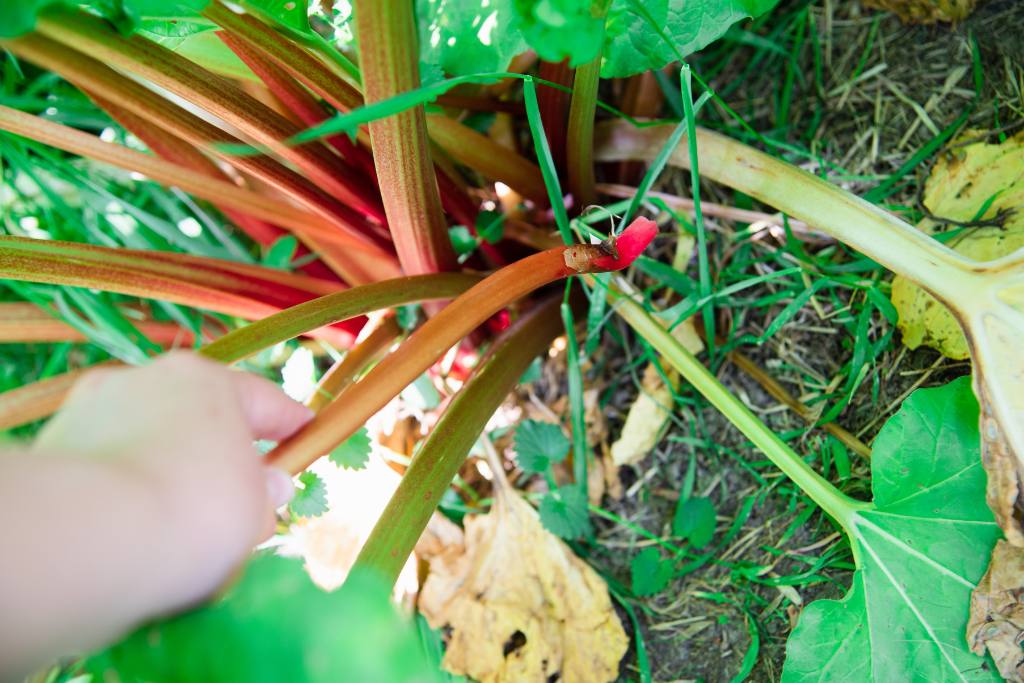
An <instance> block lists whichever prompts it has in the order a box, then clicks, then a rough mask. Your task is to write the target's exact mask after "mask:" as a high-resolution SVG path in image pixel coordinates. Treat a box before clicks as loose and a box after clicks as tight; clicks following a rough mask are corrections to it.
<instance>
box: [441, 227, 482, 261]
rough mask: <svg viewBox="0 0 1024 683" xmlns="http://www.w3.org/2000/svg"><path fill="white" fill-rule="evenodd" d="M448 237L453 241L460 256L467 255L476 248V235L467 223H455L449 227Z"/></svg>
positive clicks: (454, 247) (453, 245) (453, 246)
mask: <svg viewBox="0 0 1024 683" xmlns="http://www.w3.org/2000/svg"><path fill="white" fill-rule="evenodd" d="M448 238H449V239H450V240H451V241H452V248H453V249H454V250H455V253H456V255H458V256H466V255H467V254H471V253H473V251H475V250H476V245H477V241H476V237H474V236H473V233H471V232H470V231H469V228H467V227H466V226H465V225H453V226H452V227H450V228H448Z"/></svg>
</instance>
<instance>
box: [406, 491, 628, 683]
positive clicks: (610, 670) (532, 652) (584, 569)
mask: <svg viewBox="0 0 1024 683" xmlns="http://www.w3.org/2000/svg"><path fill="white" fill-rule="evenodd" d="M465 527H466V531H465V535H464V537H463V539H462V544H461V546H457V547H454V548H453V547H451V546H448V547H447V548H445V550H444V552H443V553H441V554H435V553H436V552H437V551H436V550H435V551H434V553H431V552H430V548H429V544H424V545H423V547H419V548H417V553H418V554H419V556H420V557H421V558H423V559H426V560H428V561H429V562H430V574H429V575H428V577H427V580H426V582H425V584H424V585H423V589H422V591H421V592H420V597H419V609H420V612H421V613H422V614H423V616H424V617H426V619H427V621H428V622H429V623H430V625H431V626H432V627H434V628H441V627H449V628H450V629H451V640H450V642H449V643H448V650H447V651H446V652H445V656H444V660H443V663H442V665H443V666H444V668H445V669H446V670H448V671H451V672H452V673H456V674H462V675H466V676H469V677H471V678H473V679H474V680H477V681H480V683H502V682H505V681H508V682H518V681H550V680H556V679H557V680H560V681H587V682H588V683H603V682H605V681H613V680H615V679H616V678H617V677H618V672H619V661H620V660H621V659H622V657H623V655H624V654H625V653H626V649H627V647H628V644H629V640H628V638H627V637H626V634H625V632H624V631H623V629H622V624H621V623H619V618H618V616H617V615H616V613H615V610H614V608H613V607H612V602H611V598H610V597H609V595H608V587H607V586H606V585H605V582H604V580H603V579H601V577H600V576H598V575H597V573H596V572H595V571H594V570H593V569H591V568H590V567H589V566H588V565H587V564H586V563H585V562H583V561H582V560H581V559H579V558H578V557H576V555H574V554H573V552H572V550H571V549H570V548H569V547H568V546H567V545H565V543H563V542H562V541H561V540H559V539H558V538H557V537H555V536H554V535H552V534H551V533H550V532H548V531H547V530H545V529H544V527H543V526H541V522H540V518H539V517H538V515H537V512H536V511H535V510H534V509H533V508H532V507H531V506H530V504H529V503H527V502H526V501H525V500H523V499H522V498H521V497H520V496H519V495H518V494H517V493H516V492H515V491H514V490H512V489H510V488H508V489H506V488H504V487H499V488H498V489H497V497H496V501H495V505H494V507H493V508H492V509H491V511H490V513H488V514H486V515H475V516H470V517H467V518H466V521H465Z"/></svg>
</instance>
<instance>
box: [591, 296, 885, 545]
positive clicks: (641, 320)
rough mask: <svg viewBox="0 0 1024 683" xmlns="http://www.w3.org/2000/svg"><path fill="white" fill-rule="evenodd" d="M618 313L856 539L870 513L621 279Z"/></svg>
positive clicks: (615, 308) (612, 297)
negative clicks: (861, 516) (856, 524)
mask: <svg viewBox="0 0 1024 683" xmlns="http://www.w3.org/2000/svg"><path fill="white" fill-rule="evenodd" d="M608 295H609V298H610V299H611V300H612V302H613V305H614V310H615V312H616V313H617V314H618V315H619V316H620V317H621V318H622V319H623V320H625V321H626V322H627V323H628V324H629V326H630V327H632V328H633V329H634V330H635V331H636V332H637V333H638V334H639V335H640V336H641V337H643V338H644V339H645V340H647V342H648V343H649V344H650V345H651V346H653V347H654V349H655V350H656V351H657V352H658V353H659V354H661V356H662V358H664V359H665V360H666V361H668V363H669V365H671V366H672V367H673V368H675V369H676V370H677V371H678V372H679V374H680V375H682V376H683V377H684V378H685V379H686V381H687V382H689V383H690V384H692V385H693V387H694V388H695V389H696V390H697V391H699V392H700V393H701V394H702V395H703V396H704V398H706V399H707V400H708V402H709V403H711V405H713V406H715V408H717V409H718V410H719V411H720V412H721V413H722V414H723V415H725V417H726V418H728V419H729V421H730V422H732V424H733V425H734V426H735V427H736V428H737V429H739V430H740V431H741V432H742V433H743V435H744V436H746V437H747V438H748V439H750V441H751V443H753V444H754V445H755V446H756V447H757V448H759V449H761V451H763V452H764V454H765V455H766V456H768V459H769V460H771V461H772V462H773V463H775V465H776V466H777V467H778V468H779V469H780V470H782V472H783V473H784V474H785V475H786V476H788V477H789V478H790V479H792V480H793V483H795V484H796V485H797V486H799V487H800V488H801V489H803V491H804V492H805V493H806V494H807V495H808V496H809V497H810V498H811V500H813V501H814V502H815V503H816V504H817V505H818V506H819V507H820V508H821V509H822V510H824V511H825V512H827V513H828V514H829V515H830V516H832V517H833V518H834V519H835V520H836V521H837V522H839V524H840V525H842V527H843V529H845V530H846V532H847V533H848V534H850V536H851V538H852V537H853V536H854V528H853V521H854V520H853V518H854V515H855V514H856V512H857V511H858V510H861V509H867V508H869V507H870V505H869V504H868V503H863V502H860V501H857V500H854V499H853V498H850V497H849V496H847V495H845V494H843V493H842V492H840V491H839V490H838V489H836V487H835V486H833V485H832V484H830V483H829V482H828V481H827V480H826V479H825V478H824V477H822V476H821V475H820V474H818V473H817V472H815V471H814V470H813V469H811V467H810V465H808V464H807V463H806V462H804V461H803V459H801V458H800V456H799V455H797V454H796V453H795V452H793V450H792V449H791V448H790V447H789V446H787V445H786V442H784V441H783V440H782V439H780V438H779V437H778V436H777V435H776V434H775V432H774V431H772V430H771V429H770V428H769V427H768V426H767V425H765V424H764V423H763V422H761V420H759V419H758V418H757V416H756V415H754V413H753V412H751V411H750V409H749V408H747V407H746V406H745V405H744V404H743V402H742V401H740V400H739V399H738V398H736V397H735V396H734V395H733V394H732V393H730V392H729V390H728V389H726V388H725V387H724V386H722V384H721V382H719V381H718V379H717V378H716V377H715V376H714V375H713V374H712V373H711V372H710V371H709V370H708V369H707V368H705V367H704V366H703V365H702V364H701V363H700V361H698V360H697V358H696V357H695V356H694V355H693V354H692V353H690V352H689V351H687V350H686V349H685V348H683V346H682V344H680V343H679V341H678V340H677V339H676V338H675V337H673V336H672V334H671V333H670V332H669V331H668V330H667V329H666V328H665V326H664V325H663V324H662V323H661V322H659V321H657V320H655V319H654V318H653V317H651V316H650V315H649V314H648V313H647V311H645V310H644V307H643V306H641V305H640V304H638V303H637V302H636V301H635V300H634V298H635V297H637V293H636V292H635V291H634V290H633V288H632V286H631V285H630V284H629V283H628V282H627V281H626V280H624V279H622V278H615V280H614V284H613V286H612V287H610V288H609V290H608Z"/></svg>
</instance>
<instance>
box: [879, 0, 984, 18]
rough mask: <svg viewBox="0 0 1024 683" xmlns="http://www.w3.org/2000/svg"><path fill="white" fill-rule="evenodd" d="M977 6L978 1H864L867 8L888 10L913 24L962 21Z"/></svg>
mask: <svg viewBox="0 0 1024 683" xmlns="http://www.w3.org/2000/svg"><path fill="white" fill-rule="evenodd" d="M975 4H977V0H864V5H865V6H866V7H872V8H874V9H884V10H888V11H890V12H893V13H895V14H896V15H897V16H898V17H899V18H900V19H902V20H903V21H906V22H909V23H911V24H934V23H935V22H936V21H962V20H964V19H966V18H967V15H968V14H970V13H971V11H972V10H973V9H974V5H975Z"/></svg>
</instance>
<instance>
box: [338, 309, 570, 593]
mask: <svg viewBox="0 0 1024 683" xmlns="http://www.w3.org/2000/svg"><path fill="white" fill-rule="evenodd" d="M560 303H561V297H559V296H554V297H550V298H549V299H548V300H547V301H546V302H543V303H541V304H539V305H537V306H536V307H535V308H534V309H533V310H531V311H530V312H529V313H527V314H526V315H525V316H523V317H522V318H521V319H519V320H518V321H516V322H515V324H513V326H512V327H510V328H509V329H508V330H506V331H505V332H504V333H503V334H502V335H501V337H499V338H498V339H497V340H496V341H495V342H494V346H493V347H492V348H491V349H490V351H488V353H487V355H486V356H485V357H484V358H483V359H482V360H481V361H480V365H479V367H478V368H477V369H476V371H475V372H474V373H473V376H472V377H471V378H470V379H469V381H468V382H467V383H466V384H465V386H463V387H462V389H460V390H459V393H457V394H456V395H455V398H453V399H452V402H451V403H450V404H449V405H448V407H447V409H446V410H445V412H444V415H442V416H441V419H440V420H439V421H438V423H437V425H435V426H434V429H433V430H431V432H430V436H428V437H427V440H426V441H425V442H424V443H423V445H422V447H421V448H420V449H419V450H418V451H417V453H416V455H415V456H414V457H413V460H412V464H411V465H410V466H409V469H408V470H406V472H405V475H404V476H403V477H402V481H401V482H400V483H399V484H398V489H396V490H395V493H394V495H393V496H391V500H390V501H388V505H387V507H386V508H384V512H383V513H381V516H380V518H379V519H378V520H377V523H376V524H375V525H374V527H373V531H372V532H371V533H370V537H369V538H368V539H367V540H366V543H365V544H364V545H363V548H362V550H360V552H359V556H358V557H357V558H356V563H355V566H356V567H368V568H371V569H373V570H374V571H375V572H376V573H378V574H379V575H380V576H382V577H383V578H384V579H385V580H387V581H388V582H389V583H393V582H394V581H395V580H396V579H397V578H398V574H399V573H400V572H401V571H402V567H403V566H405V562H406V559H407V558H408V557H409V554H410V553H411V552H412V550H413V547H414V546H415V545H416V541H417V540H418V539H419V537H420V535H421V534H422V533H423V530H424V529H425V528H426V526H427V522H428V521H430V516H431V515H432V514H433V513H434V510H435V509H436V508H437V505H438V503H440V502H441V497H442V496H443V495H444V492H445V491H447V490H448V486H449V485H450V484H451V482H452V479H453V478H454V477H455V474H456V473H457V472H458V471H459V467H460V466H461V465H462V463H463V462H464V461H465V459H466V454H467V453H468V452H469V449H470V448H472V447H473V444H474V443H476V440H477V438H479V436H480V433H481V432H482V431H483V429H484V426H485V425H486V424H487V421H488V420H489V419H490V418H491V416H492V415H493V414H494V411H495V410H497V409H498V406H500V405H501V402H502V401H504V400H505V397H506V396H508V394H509V392H510V391H512V389H513V387H515V385H516V383H517V382H518V381H519V378H520V377H521V376H522V374H523V372H525V371H526V368H527V367H529V365H530V363H531V362H532V361H533V359H534V358H536V357H537V356H538V355H540V354H541V353H543V352H544V350H545V349H547V348H548V346H549V345H550V344H551V340H552V339H554V338H555V336H556V335H557V334H558V333H559V331H561V329H562V325H561V319H560V318H559V315H558V308H559V304H560Z"/></svg>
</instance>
